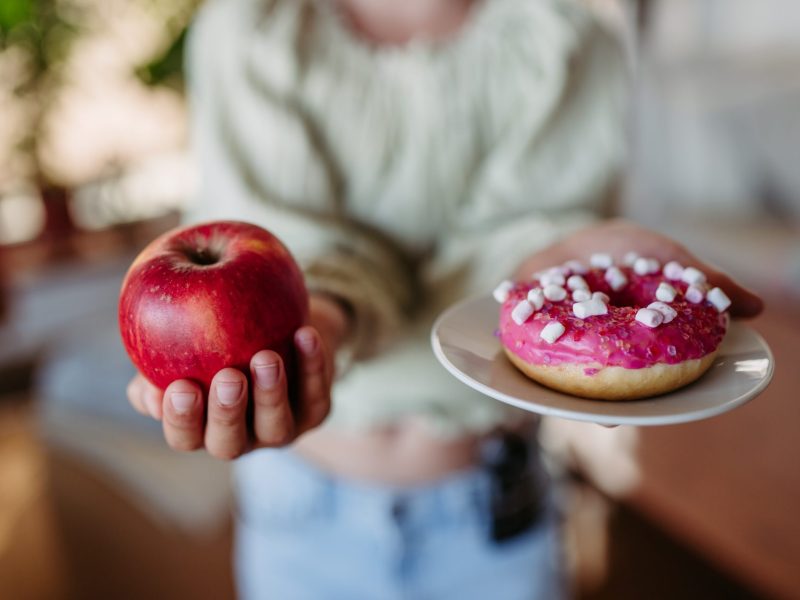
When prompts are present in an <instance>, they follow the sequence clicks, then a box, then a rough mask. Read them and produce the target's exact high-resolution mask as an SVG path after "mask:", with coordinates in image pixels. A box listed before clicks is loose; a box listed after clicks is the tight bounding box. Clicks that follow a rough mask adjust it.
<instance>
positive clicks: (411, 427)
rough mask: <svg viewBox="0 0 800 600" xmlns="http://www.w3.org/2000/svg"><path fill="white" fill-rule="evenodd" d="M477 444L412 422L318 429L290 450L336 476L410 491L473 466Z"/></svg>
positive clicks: (475, 439)
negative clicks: (357, 428)
mask: <svg viewBox="0 0 800 600" xmlns="http://www.w3.org/2000/svg"><path fill="white" fill-rule="evenodd" d="M479 443H480V438H479V437H478V436H475V435H464V436H458V437H456V438H445V439H442V438H439V437H436V436H435V435H433V434H432V433H431V432H430V430H428V429H427V428H426V427H425V426H424V424H423V423H421V422H420V421H419V420H416V419H414V420H406V421H400V422H398V423H396V424H393V425H387V426H381V427H374V428H371V429H369V430H366V431H352V432H351V431H343V430H334V429H330V428H322V429H318V430H315V431H311V432H309V433H307V434H306V435H304V436H303V437H301V438H300V439H299V440H298V441H297V442H296V443H295V445H294V448H295V450H296V451H297V452H298V453H299V454H300V455H301V456H303V458H305V459H306V460H309V461H310V462H312V463H313V464H314V465H315V466H317V467H318V468H320V469H321V470H323V471H325V472H328V473H331V474H333V475H336V476H338V477H344V478H347V479H353V480H361V481H368V482H375V483H381V484H390V485H402V486H408V485H415V484H425V483H429V482H432V481H436V480H438V479H442V478H443V477H446V476H447V475H449V474H451V473H455V472H458V471H462V470H466V469H469V468H470V467H472V466H474V465H475V463H476V460H477V449H478V444H479Z"/></svg>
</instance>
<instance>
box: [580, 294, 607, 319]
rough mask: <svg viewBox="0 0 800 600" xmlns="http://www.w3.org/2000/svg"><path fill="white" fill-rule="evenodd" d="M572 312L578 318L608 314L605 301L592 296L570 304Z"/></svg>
mask: <svg viewBox="0 0 800 600" xmlns="http://www.w3.org/2000/svg"><path fill="white" fill-rule="evenodd" d="M572 313H573V314H574V315H575V316H576V317H578V318H579V319H586V318H588V317H595V316H599V315H605V314H608V306H606V304H605V302H602V301H600V300H597V299H595V298H592V299H591V300H584V301H583V302H576V303H575V304H573V305H572Z"/></svg>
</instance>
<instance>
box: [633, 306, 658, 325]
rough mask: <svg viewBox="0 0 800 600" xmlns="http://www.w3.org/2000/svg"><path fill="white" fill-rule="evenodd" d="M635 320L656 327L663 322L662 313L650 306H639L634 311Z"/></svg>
mask: <svg viewBox="0 0 800 600" xmlns="http://www.w3.org/2000/svg"><path fill="white" fill-rule="evenodd" d="M635 318H636V320H637V321H638V322H639V323H641V324H642V325H645V326H647V327H650V328H652V327H658V326H659V325H661V323H663V322H664V315H662V314H661V313H660V312H658V311H657V310H653V309H652V308H640V309H639V311H638V312H637V313H636V317H635Z"/></svg>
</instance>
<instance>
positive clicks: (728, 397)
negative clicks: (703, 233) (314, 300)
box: [431, 296, 775, 425]
mask: <svg viewBox="0 0 800 600" xmlns="http://www.w3.org/2000/svg"><path fill="white" fill-rule="evenodd" d="M498 311H499V307H498V304H497V302H495V301H494V299H493V298H492V297H491V296H485V297H479V298H473V299H471V300H465V301H463V302H461V303H459V304H456V305H454V306H452V307H451V308H449V309H448V310H446V311H445V312H444V313H443V314H442V315H441V316H440V317H439V318H438V319H437V321H436V323H435V324H434V326H433V330H432V332H431V343H432V344H433V351H434V353H435V354H436V357H437V358H438V359H439V361H440V362H441V363H442V365H444V367H445V368H446V369H447V370H448V371H450V373H452V374H453V375H454V376H455V377H457V378H458V379H460V380H461V381H462V382H464V383H465V384H467V385H468V386H470V387H471V388H474V389H476V390H478V391H479V392H481V393H483V394H486V395H487V396H491V397H492V398H495V399H497V400H500V401H502V402H506V403H508V404H511V405H513V406H517V407H519V408H522V409H524V410H528V411H531V412H535V413H539V414H542V415H549V416H553V417H562V418H565V419H574V420H577V421H591V422H593V423H600V424H603V425H669V424H673V423H686V422H689V421H698V420H700V419H707V418H708V417H713V416H715V415H719V414H721V413H724V412H727V411H729V410H731V409H733V408H736V407H737V406H741V405H742V404H744V403H745V402H747V401H748V400H752V399H753V398H755V397H756V396H758V395H759V394H760V393H761V392H762V391H763V390H764V388H766V387H767V385H768V384H769V382H770V380H771V379H772V373H773V371H774V366H775V360H774V358H773V357H772V352H771V351H770V349H769V347H768V346H767V344H766V342H765V341H764V339H763V338H762V337H761V336H760V335H759V334H758V333H756V332H755V331H753V330H752V329H750V328H748V327H747V326H745V325H742V324H741V323H733V324H732V325H731V327H730V329H729V330H728V334H727V335H726V336H725V340H724V342H723V343H722V347H721V348H720V351H719V354H718V355H717V358H716V360H715V361H714V364H713V365H712V366H711V368H710V369H709V370H708V372H707V373H706V374H705V375H703V376H702V377H701V378H700V379H699V380H697V381H696V382H694V383H693V384H691V385H689V386H687V387H685V388H682V389H680V390H676V391H675V392H671V393H669V394H664V395H662V396H658V397H657V398H650V399H645V400H635V401H630V402H603V401H599V400H587V399H584V398H578V397H575V396H570V395H567V394H562V393H560V392H556V391H553V390H550V389H548V388H546V387H543V386H541V385H539V384H537V383H535V382H533V381H531V380H530V379H528V378H527V377H526V376H525V375H523V374H522V373H520V372H519V371H518V370H517V369H516V368H515V367H514V366H513V365H512V364H511V362H510V361H509V360H508V359H507V358H506V356H505V354H503V352H502V350H501V348H500V342H499V341H498V339H497V338H496V337H495V335H494V332H495V329H496V328H497V321H498V314H499V312H498Z"/></svg>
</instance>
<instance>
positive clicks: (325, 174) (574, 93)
mask: <svg viewBox="0 0 800 600" xmlns="http://www.w3.org/2000/svg"><path fill="white" fill-rule="evenodd" d="M189 69H190V100H191V105H192V114H193V142H194V147H195V149H196V151H197V159H198V161H199V163H200V172H201V192H200V194H199V197H198V198H197V202H196V203H195V204H194V206H193V207H192V209H191V211H190V214H189V218H190V219H191V220H208V219H218V218H235V219H243V220H249V221H252V222H255V223H258V224H260V225H262V226H264V227H266V228H267V229H269V230H271V231H272V232H273V233H275V234H276V235H277V236H278V237H279V238H281V239H282V240H283V241H284V242H285V243H286V245H287V246H288V247H289V248H290V249H291V251H292V252H293V253H294V255H295V257H296V258H297V259H298V261H299V262H300V264H301V266H302V267H303V269H304V271H305V273H306V275H307V280H308V285H309V288H310V289H311V290H323V291H326V292H329V293H332V294H336V295H338V296H340V297H342V298H343V299H345V300H347V301H348V302H349V303H350V304H351V305H352V306H353V307H354V309H355V314H356V330H357V331H356V335H355V338H354V342H353V346H352V358H353V361H352V363H351V364H350V366H349V368H348V369H347V372H346V374H344V375H343V376H342V377H341V378H340V379H339V381H338V382H337V384H336V386H335V388H334V400H333V404H334V408H333V412H332V415H331V417H330V418H329V420H328V422H327V424H328V426H331V427H369V426H373V425H378V424H386V423H391V422H393V421H395V420H397V419H400V418H403V417H404V416H408V415H417V416H419V415H422V416H424V417H425V418H426V419H427V420H428V422H429V423H430V424H431V425H433V426H434V427H435V428H436V430H437V431H439V432H440V433H442V434H457V433H459V432H462V431H465V430H469V431H480V430H485V429H488V428H491V427H493V426H495V425H497V424H498V423H500V422H502V421H504V420H506V419H508V418H510V416H511V414H513V413H512V411H514V410H515V409H511V408H509V407H506V406H505V405H502V404H500V403H498V402H495V401H494V400H489V399H487V398H485V397H483V396H480V395H479V394H478V393H477V392H473V391H471V390H469V389H468V388H466V387H464V386H463V385H462V384H461V383H459V382H458V381H456V380H455V379H454V378H452V377H451V376H450V375H449V374H448V373H447V372H446V371H445V370H444V369H443V368H442V367H440V366H439V364H438V363H437V362H436V360H435V358H434V356H433V353H432V351H431V349H430V345H429V341H428V339H429V333H430V326H431V323H432V321H433V319H434V318H435V316H436V315H437V314H438V313H439V312H440V311H441V310H442V309H443V308H445V307H446V306H447V305H448V304H450V303H452V302H454V301H456V300H458V299H460V298H462V297H465V296H469V295H474V294H478V293H487V292H489V291H490V290H491V289H492V288H493V287H494V285H495V284H496V283H497V282H498V281H499V280H501V279H503V278H504V277H506V276H508V275H509V274H510V272H511V271H512V270H513V269H514V267H515V266H516V265H517V264H518V263H519V262H520V261H521V260H522V259H523V258H524V257H525V256H526V255H528V254H530V253H531V252H534V251H536V250H537V249H539V248H541V247H543V246H545V245H547V244H548V243H550V242H552V241H553V240H554V239H555V238H557V237H558V236H561V235H563V234H564V233H565V232H566V231H568V230H571V229H573V228H575V227H577V226H580V225H582V224H584V223H586V222H587V221H588V220H589V219H591V218H592V216H593V215H594V214H597V212H598V210H599V208H600V202H601V200H602V198H603V197H604V194H605V193H606V192H607V191H608V189H609V186H610V185H611V184H612V183H613V181H614V179H615V176H616V174H617V171H618V169H619V167H620V164H621V159H622V155H623V141H624V131H623V123H622V112H623V108H624V106H623V104H624V96H625V65H624V59H623V56H622V52H621V50H620V48H619V45H618V44H617V43H616V42H615V40H614V39H613V38H612V37H611V36H610V35H609V34H608V33H607V32H605V31H603V30H602V29H601V28H600V27H599V26H598V25H597V23H596V22H595V21H594V20H593V19H592V18H591V16H590V15H589V14H588V13H587V12H586V11H585V10H584V9H582V8H581V7H580V6H578V5H576V4H574V3H572V2H568V1H557V0H484V1H478V2H477V3H476V6H475V8H474V13H473V14H472V15H471V17H470V21H469V23H468V24H467V25H466V27H465V29H464V30H462V31H461V32H459V34H458V35H457V37H456V38H454V39H451V40H448V41H446V42H439V43H437V42H426V41H419V42H413V43H411V44H409V45H407V46H404V47H401V48H371V47H369V46H368V45H367V44H366V43H364V42H362V41H361V40H359V39H357V38H355V37H354V36H353V35H352V34H351V33H350V32H349V31H348V30H347V28H346V27H345V26H344V24H343V23H342V21H340V19H339V17H338V15H337V14H336V13H335V12H334V9H333V8H332V5H331V4H330V0H215V1H214V0H212V1H211V2H210V4H208V5H206V7H205V8H204V9H203V11H202V13H201V15H200V17H199V19H198V21H197V23H196V24H195V27H194V29H193V33H192V36H191V42H190V54H189Z"/></svg>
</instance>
